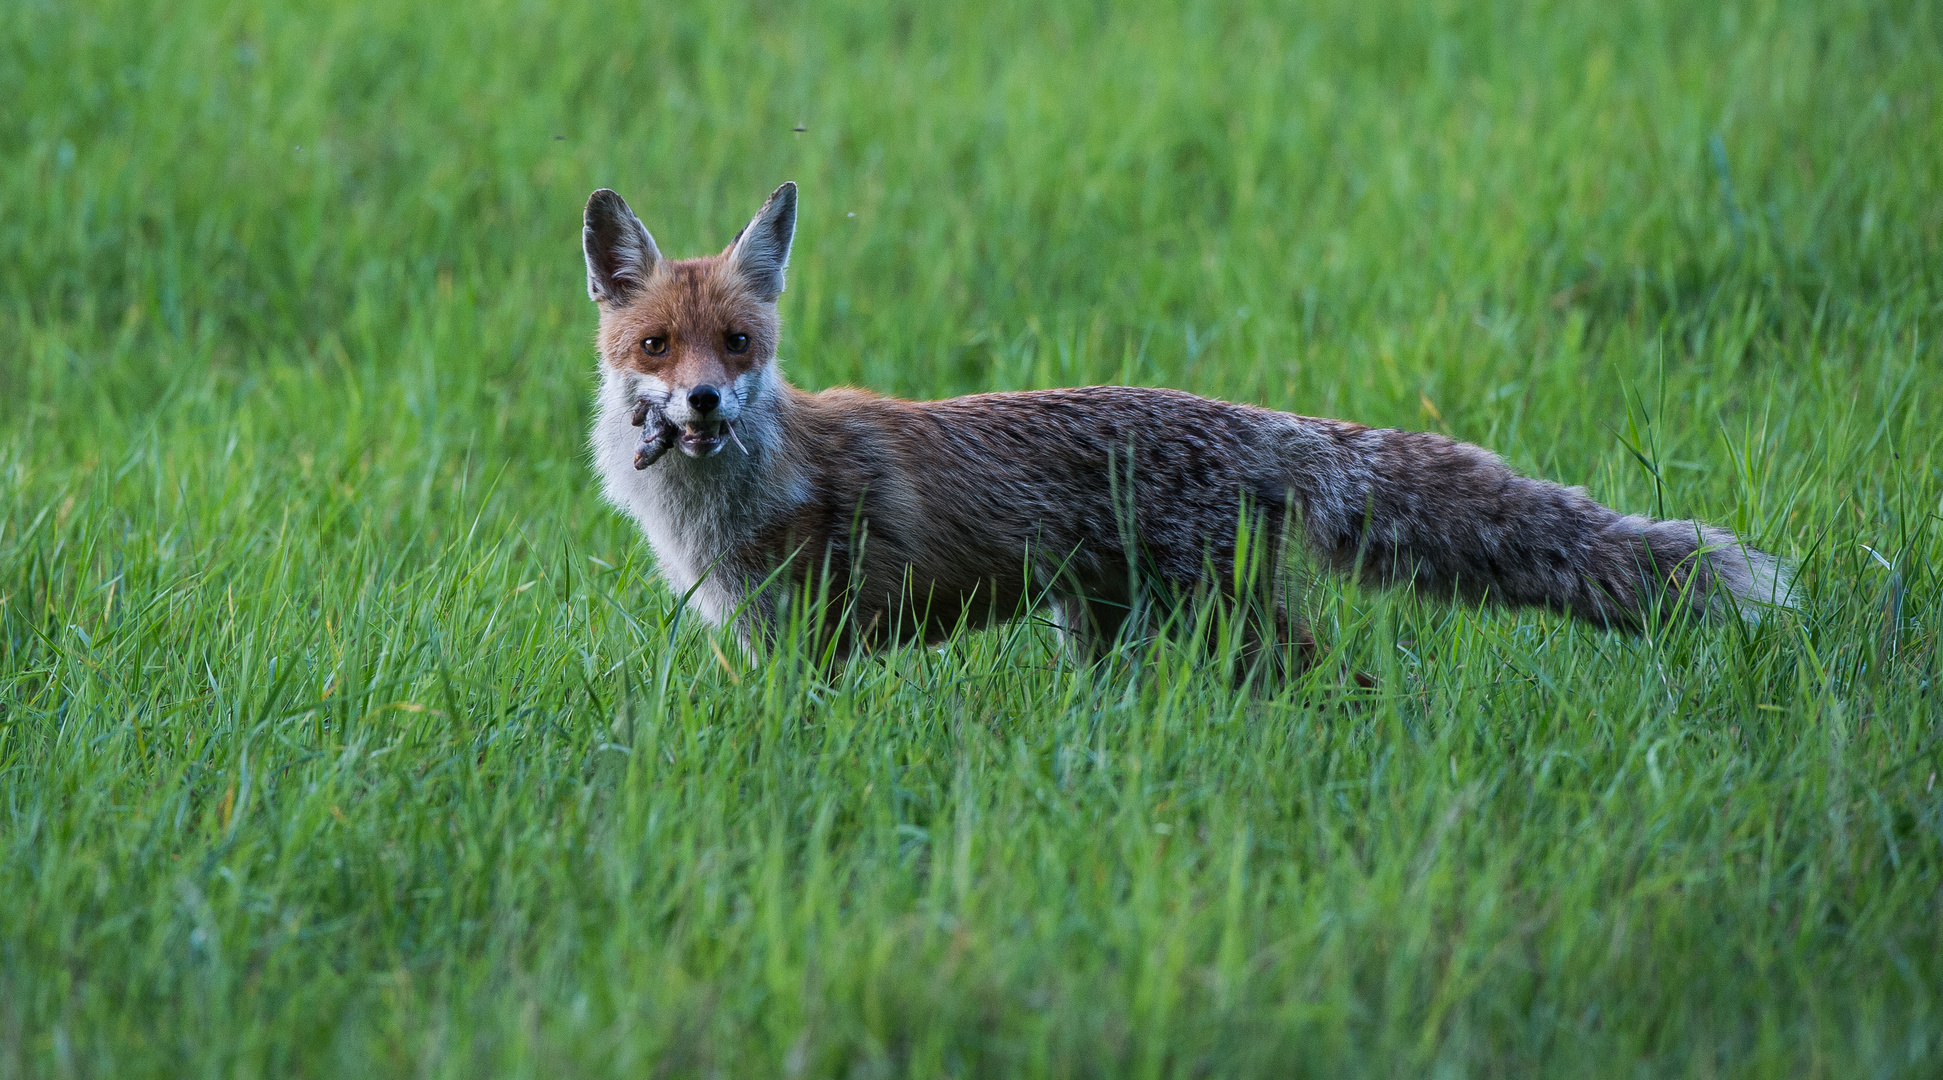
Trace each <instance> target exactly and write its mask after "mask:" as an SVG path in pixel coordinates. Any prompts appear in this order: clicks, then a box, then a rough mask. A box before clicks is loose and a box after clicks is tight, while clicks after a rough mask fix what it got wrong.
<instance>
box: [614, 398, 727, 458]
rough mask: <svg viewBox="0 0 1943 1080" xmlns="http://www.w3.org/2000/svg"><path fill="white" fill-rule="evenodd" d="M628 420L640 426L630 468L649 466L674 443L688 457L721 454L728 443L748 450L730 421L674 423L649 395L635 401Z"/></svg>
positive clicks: (673, 445)
mask: <svg viewBox="0 0 1943 1080" xmlns="http://www.w3.org/2000/svg"><path fill="white" fill-rule="evenodd" d="M628 419H629V420H630V421H631V422H632V423H633V424H634V426H635V427H638V428H640V429H641V444H640V445H639V446H637V447H636V448H635V450H634V467H635V468H636V469H637V470H638V469H645V468H647V467H648V466H650V465H653V464H654V463H655V462H657V461H659V460H661V456H662V455H663V454H666V453H667V452H668V451H669V449H671V448H673V447H676V446H679V447H681V452H682V453H684V454H686V455H688V456H689V457H691V458H705V457H712V456H714V455H715V454H718V453H721V451H722V448H723V447H724V446H726V445H728V444H729V443H731V442H733V443H735V445H736V448H737V449H738V450H741V451H742V452H743V453H745V454H746V453H748V452H749V451H748V448H746V447H744V446H743V445H742V439H741V438H740V437H738V436H737V435H736V433H735V425H734V424H733V423H731V422H729V421H727V420H708V421H701V422H698V423H688V424H683V425H679V426H678V425H676V424H675V423H673V422H672V421H670V420H669V419H668V417H667V414H665V413H663V412H662V411H661V409H660V407H659V406H657V405H656V404H655V402H654V400H653V399H652V398H649V397H646V396H643V397H640V398H637V399H636V400H635V402H634V411H633V412H632V413H631V414H630V415H629V417H628Z"/></svg>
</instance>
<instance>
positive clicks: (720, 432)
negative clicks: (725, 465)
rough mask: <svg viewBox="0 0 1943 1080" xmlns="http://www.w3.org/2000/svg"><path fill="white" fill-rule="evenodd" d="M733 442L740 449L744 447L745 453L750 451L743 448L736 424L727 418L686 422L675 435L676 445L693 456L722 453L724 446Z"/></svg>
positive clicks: (710, 455) (700, 456)
mask: <svg viewBox="0 0 1943 1080" xmlns="http://www.w3.org/2000/svg"><path fill="white" fill-rule="evenodd" d="M731 442H733V443H734V444H735V445H736V447H737V448H738V449H742V452H743V453H745V454H746V453H748V452H749V451H748V450H747V449H744V448H742V440H741V438H739V437H738V436H737V435H736V433H735V425H733V424H731V423H730V422H729V421H727V420H715V421H702V422H700V423H693V424H684V425H683V426H682V427H681V428H680V430H679V431H678V432H677V434H676V436H675V445H676V446H679V447H681V452H682V453H684V454H687V455H688V456H689V457H692V458H704V457H713V456H714V455H716V454H719V453H721V452H722V448H723V447H724V446H727V445H728V444H729V443H731Z"/></svg>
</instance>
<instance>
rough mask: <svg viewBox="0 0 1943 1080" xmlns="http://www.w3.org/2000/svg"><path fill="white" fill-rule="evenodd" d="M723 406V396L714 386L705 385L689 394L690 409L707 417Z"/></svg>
mask: <svg viewBox="0 0 1943 1080" xmlns="http://www.w3.org/2000/svg"><path fill="white" fill-rule="evenodd" d="M720 404H722V394H721V392H720V391H718V390H716V389H715V388H714V387H713V386H710V385H709V384H707V383H703V384H702V385H700V386H697V387H696V388H695V389H693V390H690V391H689V392H688V407H689V408H691V409H693V410H695V411H696V412H698V413H701V414H702V415H704V416H706V415H708V414H709V413H712V412H714V411H715V407H716V406H717V405H720Z"/></svg>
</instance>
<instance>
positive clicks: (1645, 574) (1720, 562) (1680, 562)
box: [1284, 417, 1795, 629]
mask: <svg viewBox="0 0 1943 1080" xmlns="http://www.w3.org/2000/svg"><path fill="white" fill-rule="evenodd" d="M1284 453H1285V455H1287V457H1288V459H1289V460H1290V462H1291V464H1293V465H1295V468H1294V469H1293V470H1292V471H1291V474H1290V475H1291V478H1292V479H1293V480H1294V481H1295V491H1296V493H1297V494H1298V495H1299V496H1300V497H1301V501H1302V504H1303V510H1304V515H1303V526H1304V531H1305V532H1306V533H1307V538H1308V540H1309V543H1310V546H1311V547H1312V549H1313V550H1314V551H1315V552H1316V554H1317V555H1318V557H1320V558H1321V559H1322V560H1323V561H1324V562H1325V563H1328V564H1329V565H1331V566H1333V567H1334V568H1336V569H1338V570H1341V571H1343V572H1345V573H1351V574H1354V575H1356V576H1357V577H1359V578H1361V579H1362V580H1364V581H1367V582H1370V583H1372V584H1385V585H1387V584H1401V583H1404V582H1406V581H1407V582H1411V583H1413V584H1414V586H1415V587H1416V589H1417V590H1418V591H1419V592H1424V593H1428V594H1432V595H1444V596H1449V597H1452V598H1455V599H1461V600H1466V601H1472V602H1479V601H1488V602H1494V603H1501V604H1509V605H1513V606H1532V607H1546V608H1551V609H1553V610H1556V611H1563V612H1567V613H1569V614H1572V615H1575V616H1577V617H1579V618H1582V619H1585V620H1587V621H1589V622H1594V623H1599V624H1601V625H1605V626H1609V627H1612V628H1615V629H1639V628H1640V627H1642V626H1643V625H1644V623H1645V622H1646V620H1647V617H1648V613H1649V612H1650V611H1652V610H1660V611H1665V612H1673V611H1677V610H1687V611H1693V612H1695V613H1698V614H1704V615H1716V616H1717V615H1722V614H1724V613H1725V612H1726V611H1728V610H1730V609H1731V610H1736V611H1738V612H1739V613H1740V614H1741V616H1742V617H1743V618H1750V619H1759V618H1761V617H1762V616H1763V615H1765V614H1767V613H1768V612H1770V611H1772V610H1774V609H1777V608H1792V607H1793V606H1794V603H1795V590H1794V573H1793V569H1792V568H1791V567H1790V566H1789V564H1788V563H1786V562H1785V561H1784V560H1782V559H1779V558H1777V557H1775V556H1773V555H1770V554H1768V553H1766V552H1763V551H1758V550H1756V549H1754V548H1751V547H1748V546H1747V545H1745V544H1743V543H1742V542H1741V541H1740V539H1739V538H1738V537H1736V536H1735V535H1734V534H1733V533H1731V532H1729V531H1727V530H1725V529H1720V528H1715V527H1713V526H1710V525H1702V524H1699V523H1698V522H1693V521H1660V520H1654V519H1652V518H1646V517H1640V516H1638V515H1634V514H1621V513H1619V512H1618V511H1616V510H1612V509H1610V508H1608V507H1605V506H1602V505H1600V504H1599V503H1597V502H1594V501H1593V500H1592V499H1591V498H1590V497H1589V496H1587V495H1586V493H1585V492H1584V491H1583V490H1581V489H1577V488H1567V487H1561V486H1560V485H1558V484H1554V483H1551V482H1549V481H1545V480H1535V479H1532V478H1530V477H1525V476H1519V475H1518V474H1516V473H1514V472H1512V471H1511V469H1510V468H1509V467H1507V466H1506V465H1505V463H1504V462H1503V461H1502V460H1500V459H1499V458H1498V456H1497V455H1496V454H1493V453H1491V452H1490V451H1488V450H1485V449H1483V448H1481V447H1477V446H1472V445H1470V444H1468V443H1461V442H1457V441H1455V440H1453V439H1449V438H1446V437H1444V436H1442V435H1435V434H1431V433H1427V432H1415V431H1398V430H1394V429H1372V428H1365V427H1362V426H1360V425H1356V424H1345V423H1342V422H1340V421H1333V420H1314V419H1309V418H1306V417H1305V418H1299V419H1297V420H1296V423H1295V424H1294V425H1292V430H1290V432H1289V438H1288V441H1287V443H1286V444H1285V448H1284Z"/></svg>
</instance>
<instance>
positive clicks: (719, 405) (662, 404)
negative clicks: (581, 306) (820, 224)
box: [581, 183, 796, 458]
mask: <svg viewBox="0 0 1943 1080" xmlns="http://www.w3.org/2000/svg"><path fill="white" fill-rule="evenodd" d="M795 236H796V185H795V184H794V183H785V184H784V185H783V186H782V187H779V188H777V189H776V191H775V193H774V194H772V195H770V196H769V201H768V202H765V203H763V204H762V209H761V210H760V211H758V212H757V214H756V216H755V218H754V220H752V221H750V222H749V224H748V226H747V227H745V228H744V229H743V230H742V232H741V233H739V234H737V236H736V238H735V239H734V240H732V241H730V243H729V246H728V247H727V248H725V249H724V250H723V251H722V253H721V254H720V255H709V256H704V257H702V258H699V259H664V258H662V256H661V252H660V250H659V249H657V248H656V247H655V244H654V237H653V236H650V235H649V234H648V230H647V228H646V227H645V226H643V225H642V224H641V220H640V219H639V218H637V217H635V216H634V211H632V210H630V209H628V205H627V202H626V201H625V200H623V199H622V198H621V197H620V196H619V195H616V194H615V193H614V192H612V191H609V190H607V189H606V188H602V189H601V190H599V191H596V192H594V194H593V196H592V197H591V198H589V199H588V200H587V217H586V224H585V227H584V228H582V230H581V246H582V248H583V249H584V250H585V252H586V255H587V294H588V295H589V296H591V297H593V300H594V303H595V304H596V305H597V306H598V307H599V308H600V337H599V346H600V355H601V361H602V363H603V364H604V365H605V366H606V367H607V369H608V370H607V373H606V374H607V378H608V380H609V381H613V380H619V381H620V382H621V383H622V384H623V386H624V387H625V389H626V390H628V391H629V392H630V397H631V398H639V397H645V398H647V399H648V400H650V401H651V402H653V403H654V404H655V406H656V407H657V408H659V409H660V410H661V412H662V414H663V415H664V416H666V417H667V418H668V420H669V422H671V423H673V424H674V425H675V426H677V427H678V428H680V429H681V434H680V438H679V440H678V441H677V443H676V445H677V446H679V447H680V448H681V451H682V453H684V454H686V455H688V456H689V457H691V458H704V457H709V456H711V455H713V454H716V453H719V452H720V451H721V450H722V448H723V446H724V445H725V444H726V443H727V441H728V440H729V439H731V438H734V437H735V435H734V431H735V426H736V424H737V423H738V422H739V421H741V420H743V419H744V418H745V417H746V416H749V415H751V410H752V409H753V408H754V407H755V406H757V405H758V403H759V401H760V399H761V398H763V397H764V396H765V395H768V394H771V393H773V392H774V391H775V381H774V380H775V359H776V342H777V338H778V335H779V333H780V330H781V324H780V322H779V321H778V319H777V317H776V300H777V298H778V297H780V296H781V295H782V292H783V270H784V268H786V267H787V266H788V265H789V246H790V242H791V241H792V240H793V239H794V238H795Z"/></svg>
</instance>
